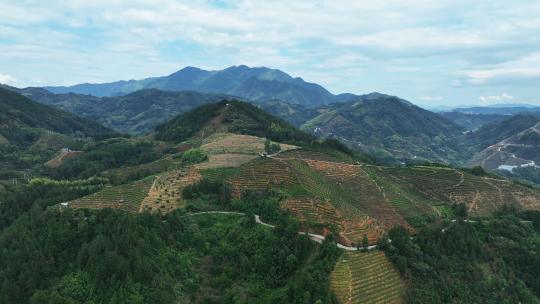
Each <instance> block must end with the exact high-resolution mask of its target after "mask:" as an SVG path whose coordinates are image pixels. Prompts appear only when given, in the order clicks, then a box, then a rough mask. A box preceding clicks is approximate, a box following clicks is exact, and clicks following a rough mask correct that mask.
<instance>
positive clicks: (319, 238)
mask: <svg viewBox="0 0 540 304" xmlns="http://www.w3.org/2000/svg"><path fill="white" fill-rule="evenodd" d="M202 214H232V215H240V216H245V215H246V214H245V213H243V212H235V211H202V212H194V213H188V214H186V216H197V215H202ZM254 217H255V222H256V223H257V224H259V225H263V226H266V227H269V228H271V229H274V228H276V226H275V225H271V224H268V223H265V222H263V221H262V220H261V217H260V216H259V215H257V214H255V215H254ZM457 222H458V220H455V219H454V220H451V221H450V225H449V226H447V227H445V228H442V229H441V232H442V233H445V232H446V231H447V230H448V229H450V227H452V226H451V225H452V224H453V223H457ZM463 222H466V223H478V221H473V220H463ZM521 222H522V223H530V222H531V221H521ZM298 234H303V235H307V236H308V237H309V239H310V240H312V241H314V242H317V243H319V244H321V243H322V242H323V241H324V240H325V239H326V237H325V236H323V235H319V234H314V233H309V232H303V231H298ZM388 242H392V240H388ZM336 246H337V247H338V248H340V249H343V250H345V251H358V250H373V249H376V248H377V245H371V246H367V247H350V246H344V245H342V244H340V243H337V244H336Z"/></svg>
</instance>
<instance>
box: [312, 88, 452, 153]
mask: <svg viewBox="0 0 540 304" xmlns="http://www.w3.org/2000/svg"><path fill="white" fill-rule="evenodd" d="M318 112H319V113H320V114H319V115H318V116H316V117H314V118H312V119H311V120H309V121H307V122H306V123H304V124H303V125H302V127H301V128H302V129H303V130H305V131H308V132H310V133H312V134H316V135H318V136H322V137H335V138H338V139H340V140H342V141H343V142H345V143H346V144H347V145H349V146H350V147H353V148H355V149H359V150H361V151H363V152H366V153H368V154H372V155H374V156H375V157H376V158H377V159H379V160H383V161H392V160H394V159H397V160H401V161H404V160H408V159H409V160H410V159H416V160H432V161H436V162H441V163H455V162H459V161H460V160H461V158H462V156H461V152H460V148H459V141H458V137H459V136H460V135H461V133H462V132H463V129H462V128H461V127H459V126H457V125H456V124H454V123H452V122H450V121H448V120H447V119H445V118H443V117H441V116H439V115H438V114H435V113H432V112H429V111H427V110H424V109H422V108H419V107H417V106H414V105H413V104H411V103H410V102H407V101H404V100H403V99H400V98H398V97H394V96H388V95H384V94H379V93H372V94H368V95H364V96H362V97H361V98H359V99H357V100H355V101H351V102H346V103H339V104H332V105H329V106H326V107H320V108H318Z"/></svg>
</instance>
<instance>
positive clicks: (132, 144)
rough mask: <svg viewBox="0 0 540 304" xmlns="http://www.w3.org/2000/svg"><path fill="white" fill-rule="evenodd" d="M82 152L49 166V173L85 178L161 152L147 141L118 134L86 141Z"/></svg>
mask: <svg viewBox="0 0 540 304" xmlns="http://www.w3.org/2000/svg"><path fill="white" fill-rule="evenodd" d="M82 152H83V153H82V154H81V155H80V156H78V157H75V158H71V159H68V160H66V161H65V162H64V163H63V164H62V165H61V166H60V167H58V168H55V169H53V170H52V176H54V177H55V178H58V179H62V178H89V177H92V176H94V175H98V174H99V173H101V172H102V171H104V170H106V169H110V168H118V167H120V166H132V165H138V164H142V163H148V162H151V161H154V160H157V159H158V158H159V157H160V156H161V152H159V151H158V150H157V149H156V148H155V143H153V142H151V141H144V140H137V139H129V138H122V137H117V138H111V139H107V140H102V141H97V142H93V143H90V144H88V145H87V146H86V147H85V148H84V149H83V151H82Z"/></svg>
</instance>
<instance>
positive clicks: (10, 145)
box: [0, 88, 113, 173]
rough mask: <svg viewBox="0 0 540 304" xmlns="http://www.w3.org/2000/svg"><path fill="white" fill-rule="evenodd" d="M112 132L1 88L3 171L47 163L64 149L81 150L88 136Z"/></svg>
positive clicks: (0, 110)
mask: <svg viewBox="0 0 540 304" xmlns="http://www.w3.org/2000/svg"><path fill="white" fill-rule="evenodd" d="M112 133H113V131H112V130H110V129H108V128H106V127H104V126H102V125H100V124H99V123H97V122H94V121H92V120H89V119H86V118H81V117H77V116H75V115H73V114H70V113H68V112H64V111H62V110H58V109H55V108H52V107H49V106H46V105H43V104H40V103H37V102H34V101H31V100H29V99H28V98H26V97H24V96H22V95H20V94H17V93H15V92H12V91H10V90H6V89H4V88H0V151H1V152H2V157H1V159H0V166H1V167H2V169H3V170H12V169H22V168H25V167H31V166H34V165H40V164H43V163H45V162H47V161H48V160H50V159H51V158H52V157H53V155H54V154H55V153H57V152H58V151H59V150H60V149H63V148H70V149H77V148H80V147H81V146H82V145H83V144H84V143H85V142H86V141H88V139H91V138H96V137H97V138H101V137H106V136H109V135H111V134H112ZM5 172H6V173H7V171H5Z"/></svg>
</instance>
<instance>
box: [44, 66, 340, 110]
mask: <svg viewBox="0 0 540 304" xmlns="http://www.w3.org/2000/svg"><path fill="white" fill-rule="evenodd" d="M45 88H46V89H47V90H49V91H51V92H53V93H69V92H72V93H80V94H90V95H94V96H98V97H103V96H118V95H125V94H129V93H132V92H135V91H137V90H141V89H151V88H154V89H160V90H163V91H198V92H203V93H219V94H228V95H232V96H238V97H241V98H245V99H250V100H253V101H263V100H268V99H282V100H286V101H287V102H289V103H296V104H302V105H304V106H306V107H315V106H318V105H322V104H328V103H331V102H337V101H342V100H347V99H348V98H349V97H350V96H348V95H346V94H345V95H344V94H342V95H333V94H332V93H330V92H328V91H327V90H326V89H325V88H323V87H322V86H320V85H318V84H314V83H309V82H305V81H304V80H303V79H301V78H299V77H298V78H293V77H291V76H289V75H288V74H286V73H284V72H282V71H280V70H277V69H269V68H265V67H256V68H250V67H247V66H245V65H240V66H231V67H229V68H226V69H224V70H219V71H206V70H202V69H199V68H195V67H186V68H183V69H181V70H179V71H177V72H175V73H172V74H170V75H168V76H163V77H153V78H146V79H142V80H130V81H117V82H112V83H104V84H79V85H74V86H70V87H45Z"/></svg>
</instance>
